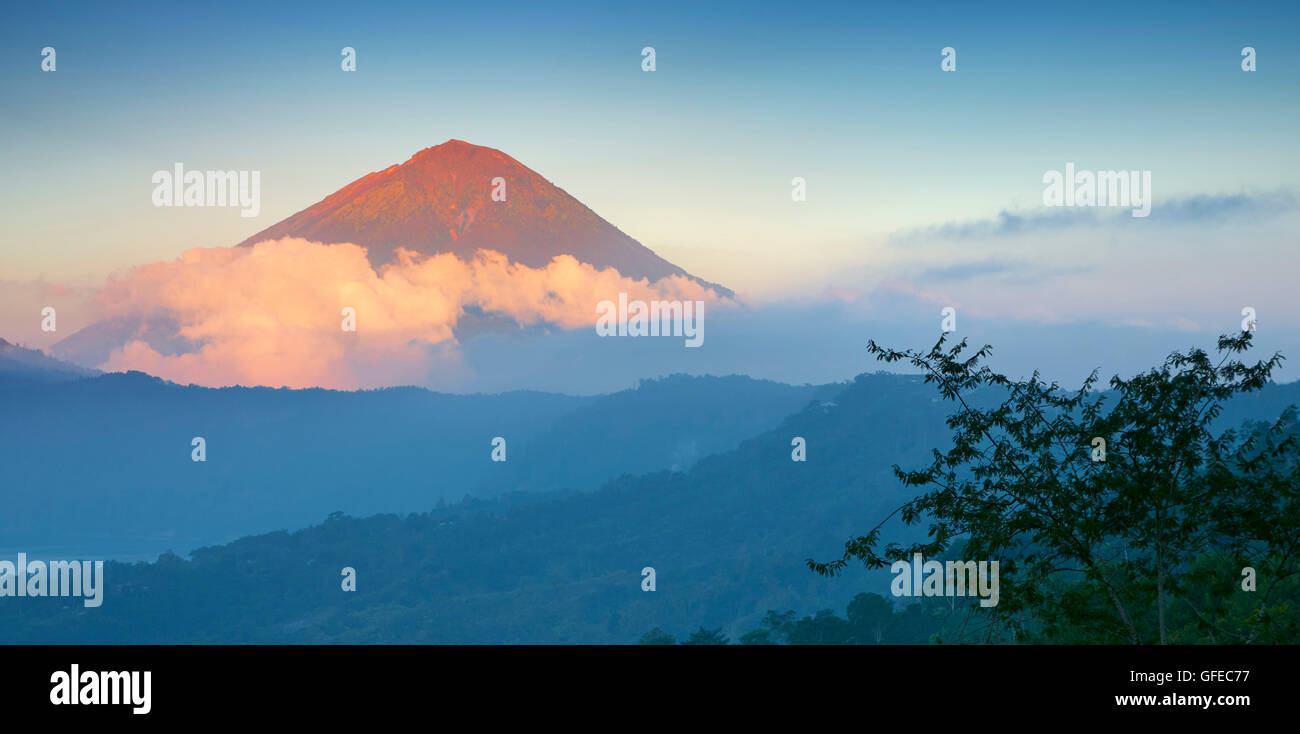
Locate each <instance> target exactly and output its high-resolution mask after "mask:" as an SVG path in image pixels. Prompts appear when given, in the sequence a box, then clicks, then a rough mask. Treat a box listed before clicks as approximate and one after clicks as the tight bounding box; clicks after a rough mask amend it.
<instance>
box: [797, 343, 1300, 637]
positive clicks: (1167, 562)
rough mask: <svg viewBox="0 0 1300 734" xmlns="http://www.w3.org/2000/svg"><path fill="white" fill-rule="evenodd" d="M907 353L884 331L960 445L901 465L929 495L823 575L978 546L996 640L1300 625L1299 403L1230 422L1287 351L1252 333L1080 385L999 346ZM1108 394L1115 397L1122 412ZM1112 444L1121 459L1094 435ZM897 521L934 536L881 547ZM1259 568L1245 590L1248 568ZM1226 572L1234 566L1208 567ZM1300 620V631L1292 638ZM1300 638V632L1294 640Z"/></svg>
mask: <svg viewBox="0 0 1300 734" xmlns="http://www.w3.org/2000/svg"><path fill="white" fill-rule="evenodd" d="M945 339H946V337H941V338H940V339H939V341H938V342H937V343H936V344H935V346H934V347H932V348H931V349H930V350H929V351H928V352H924V353H922V352H914V351H910V350H909V351H895V350H891V349H886V348H883V347H880V346H878V345H877V344H876V343H875V342H874V341H872V342H870V343H869V345H868V350H869V351H870V353H871V354H873V355H875V356H876V358H877V359H878V360H880V361H883V362H886V363H892V362H897V361H899V360H906V361H907V362H908V363H910V364H911V365H913V366H914V367H916V368H919V369H920V370H921V371H922V373H923V374H924V375H925V380H926V382H927V383H932V384H934V385H936V386H937V387H938V390H939V392H940V394H941V395H942V396H943V397H944V398H945V399H946V400H948V401H951V402H952V403H953V404H954V405H955V408H956V410H955V412H954V413H953V414H952V415H951V416H950V417H949V418H948V421H947V425H948V427H949V428H950V429H951V430H952V431H953V440H952V447H951V448H950V449H948V450H947V451H940V450H938V449H935V450H933V452H932V456H933V459H932V461H931V462H930V464H929V466H927V467H924V468H921V469H917V470H903V469H900V468H899V467H898V466H895V467H894V473H895V475H896V476H897V477H898V478H899V479H900V480H901V481H902V482H903V483H904V484H905V485H906V486H909V487H917V488H923V489H924V490H925V491H924V492H923V493H922V494H921V495H919V496H917V497H915V498H914V499H912V500H910V501H908V502H906V503H904V504H902V505H901V506H899V507H898V508H897V509H896V510H895V511H894V513H892V514H891V515H890V516H889V517H887V518H885V521H882V522H881V523H880V524H879V525H877V526H876V527H875V528H874V529H872V530H871V531H869V532H868V533H866V534H865V535H862V536H859V537H855V538H853V539H850V540H849V541H848V542H846V543H845V550H844V554H843V556H842V557H841V558H840V559H838V560H835V561H831V562H828V563H820V562H817V561H814V560H812V559H809V560H808V561H807V564H808V566H809V568H811V569H812V570H813V571H815V572H817V573H820V574H823V575H835V574H838V573H840V572H841V571H842V570H843V569H844V568H845V567H846V566H847V564H848V563H849V562H850V561H853V560H855V559H856V560H859V561H861V562H862V563H864V564H865V565H866V567H868V568H873V569H874V568H882V567H885V566H888V565H890V564H891V563H892V562H893V561H897V560H903V559H908V558H911V557H912V555H913V554H914V553H921V554H922V555H923V556H925V557H934V556H938V555H939V554H941V553H944V552H945V551H949V550H950V549H952V548H953V547H954V543H955V542H956V541H959V540H961V541H964V543H963V546H964V547H962V548H961V551H962V552H963V553H964V554H965V555H964V557H965V558H966V559H969V560H989V561H992V560H998V561H999V562H1000V566H1001V573H1000V576H1001V579H1000V602H999V603H998V604H997V605H996V606H994V607H991V608H987V609H980V608H978V607H975V606H971V607H970V611H971V613H972V614H973V615H975V616H976V617H978V620H977V621H976V624H975V625H974V626H973V627H972V628H970V629H969V630H968V633H969V635H970V636H971V637H972V638H975V639H981V640H983V641H1014V640H1016V639H1024V638H1026V637H1027V638H1029V639H1047V640H1056V641H1071V642H1107V643H1129V644H1146V643H1153V642H1158V643H1162V644H1163V643H1169V642H1196V641H1217V642H1224V641H1237V642H1258V641H1265V640H1269V639H1272V638H1273V637H1275V636H1276V635H1278V634H1293V630H1294V629H1295V622H1294V619H1295V615H1296V607H1295V605H1294V604H1293V603H1292V602H1293V600H1297V599H1300V595H1298V594H1297V588H1296V584H1295V578H1294V576H1295V574H1296V570H1295V565H1296V564H1295V560H1296V558H1297V554H1300V523H1296V522H1295V518H1296V517H1300V514H1297V513H1298V512H1300V459H1298V457H1300V451H1298V450H1297V440H1296V435H1295V433H1296V432H1295V408H1294V406H1290V407H1288V408H1287V409H1286V410H1285V411H1284V412H1283V414H1282V416H1281V417H1280V418H1279V419H1278V420H1277V421H1276V422H1274V423H1273V424H1272V425H1267V426H1256V427H1254V428H1253V429H1251V430H1246V431H1238V430H1235V429H1228V430H1225V431H1222V432H1220V433H1215V431H1214V422H1215V419H1216V418H1217V417H1218V416H1219V414H1220V412H1221V410H1222V407H1223V403H1224V401H1226V400H1227V399H1228V398H1230V397H1232V396H1234V395H1236V394H1239V393H1246V392H1251V391H1254V390H1258V389H1260V388H1262V387H1263V386H1264V385H1266V384H1267V383H1268V382H1269V379H1270V376H1271V374H1272V372H1273V370H1274V368H1276V367H1277V365H1278V364H1279V363H1280V362H1281V360H1282V357H1281V356H1280V355H1277V354H1275V355H1273V356H1272V357H1270V358H1269V359H1267V360H1264V361H1261V362H1257V363H1255V364H1249V365H1248V364H1245V363H1243V362H1241V361H1239V360H1237V359H1235V358H1234V355H1237V354H1240V353H1242V352H1245V351H1246V350H1248V349H1249V348H1250V342H1251V334H1250V333H1249V332H1242V333H1241V334H1240V335H1237V336H1223V337H1220V339H1219V341H1218V352H1219V354H1220V356H1219V358H1218V359H1217V360H1215V359H1212V358H1211V356H1210V355H1209V354H1207V353H1206V352H1205V351H1203V350H1200V349H1191V350H1189V351H1188V352H1186V353H1179V352H1175V353H1173V354H1171V355H1169V357H1168V358H1166V360H1165V361H1164V363H1163V364H1162V365H1161V366H1159V367H1157V368H1154V369H1151V370H1148V371H1146V372H1143V373H1141V374H1139V375H1137V376H1135V377H1133V378H1131V379H1122V378H1120V377H1115V378H1112V379H1111V381H1110V388H1111V390H1112V393H1111V394H1109V395H1103V394H1101V393H1099V392H1097V391H1096V390H1095V389H1094V388H1095V386H1096V384H1097V373H1096V372H1095V371H1094V372H1093V373H1092V375H1090V376H1089V377H1088V379H1087V380H1085V381H1084V384H1083V386H1082V387H1081V388H1080V389H1079V390H1077V391H1074V392H1065V391H1063V390H1062V389H1061V388H1060V387H1059V386H1058V385H1057V384H1056V383H1051V384H1047V383H1044V382H1043V381H1042V380H1040V378H1039V374H1038V373H1037V372H1035V373H1034V374H1033V376H1032V377H1031V378H1030V379H1028V380H1024V381H1016V380H1012V379H1010V378H1008V377H1006V376H1005V375H1001V374H998V373H995V372H994V371H992V370H991V369H990V368H989V367H988V366H986V365H984V364H982V362H984V361H985V360H986V359H987V357H988V356H989V354H990V353H991V348H990V347H988V346H985V347H983V348H981V349H979V350H977V351H975V352H974V353H973V354H970V355H969V356H964V355H963V353H964V352H965V351H966V349H967V346H966V342H965V341H964V340H963V341H962V342H961V343H959V344H956V345H954V346H952V347H950V348H947V349H946V350H945ZM1108 398H1110V399H1111V401H1112V402H1113V405H1107V402H1108ZM1098 438H1100V439H1102V440H1103V441H1104V442H1105V443H1104V452H1105V453H1104V456H1098V455H1096V454H1094V448H1093V447H1094V446H1097V447H1100V446H1101V444H1100V442H1095V439H1098ZM895 515H897V516H899V517H901V519H902V520H903V521H904V522H905V523H907V524H915V523H919V522H922V521H927V522H928V523H929V526H928V538H929V539H928V540H926V541H924V542H918V543H913V544H910V545H908V546H906V547H903V546H900V545H898V544H896V543H890V544H888V545H886V546H884V547H883V548H881V538H880V534H881V530H882V528H883V526H884V524H885V522H886V521H888V520H889V519H890V518H892V517H894V516H895ZM1245 566H1251V567H1253V568H1254V569H1256V571H1257V573H1258V577H1259V590H1258V591H1257V592H1250V591H1244V590H1243V589H1242V588H1241V587H1240V585H1239V583H1238V582H1239V581H1240V580H1241V573H1242V569H1243V567H1245ZM1210 569H1217V573H1214V574H1211V575H1208V576H1207V573H1208V572H1209V571H1210ZM1288 630H1291V631H1288ZM1291 641H1294V638H1292V640H1291Z"/></svg>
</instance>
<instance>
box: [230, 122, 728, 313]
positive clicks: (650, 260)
mask: <svg viewBox="0 0 1300 734" xmlns="http://www.w3.org/2000/svg"><path fill="white" fill-rule="evenodd" d="M498 177H499V178H500V179H502V180H504V182H505V194H506V196H505V200H504V201H494V200H493V197H492V191H493V180H494V179H497V178H498ZM284 237H300V238H303V239H306V240H311V241H314V242H322V243H325V244H336V243H341V242H351V243H353V244H357V245H361V246H362V247H365V248H366V250H367V253H368V255H369V258H370V261H371V263H372V264H374V265H375V266H376V267H378V266H379V265H383V264H385V263H388V262H391V261H392V260H393V259H394V257H395V251H396V250H397V249H398V248H404V249H407V250H411V251H413V252H417V253H420V254H424V255H433V254H436V253H442V252H450V253H453V254H455V255H456V256H457V257H460V258H462V259H468V258H470V257H472V256H473V255H474V252H475V251H477V250H495V251H497V252H500V253H502V254H504V255H506V256H507V257H508V258H510V260H511V261H513V262H517V263H520V264H523V265H527V266H528V267H532V268H540V267H545V266H546V265H547V264H548V263H549V262H550V261H551V259H552V258H553V257H555V256H556V255H566V254H567V255H572V256H573V257H575V258H577V259H578V260H579V261H581V262H585V263H590V264H591V265H594V266H596V267H597V268H601V269H603V268H615V269H617V270H618V272H619V273H620V274H622V275H624V276H627V277H631V278H648V279H649V280H650V281H651V282H653V281H655V280H658V279H660V278H664V277H668V276H672V275H681V276H685V277H689V278H691V279H693V280H695V281H697V282H699V283H701V284H702V285H705V286H708V287H712V288H714V289H715V290H716V291H717V292H718V293H719V294H721V295H723V296H727V297H730V296H732V295H733V294H732V293H731V291H729V290H727V289H725V288H722V287H720V286H717V285H716V284H713V283H708V282H706V281H703V280H700V279H699V278H696V277H695V276H692V275H690V274H689V273H687V272H686V271H684V270H682V269H681V268H679V267H677V266H676V265H673V264H672V263H670V262H668V261H667V260H664V259H663V258H661V257H659V256H658V255H656V254H655V253H654V252H652V251H651V250H650V249H649V248H647V247H646V246H644V245H642V244H641V243H640V242H637V241H636V240H634V239H632V238H631V237H629V236H627V235H626V234H624V233H623V232H622V231H620V230H619V229H618V228H617V227H615V226H614V225H612V224H610V223H609V222H607V221H605V220H604V219H602V218H600V217H599V216H598V215H597V214H596V213H595V212H593V211H592V210H590V209H588V208H587V207H586V206H584V205H583V204H582V202H580V201H578V200H577V199H575V198H573V197H572V196H570V195H569V194H568V193H566V192H565V191H564V190H563V189H561V188H559V187H557V186H555V185H554V184H552V183H551V182H550V181H547V180H546V179H545V178H543V177H542V176H541V175H539V174H538V173H537V172H536V171H533V170H532V169H530V168H528V167H527V166H524V165H523V164H521V163H520V162H519V161H516V160H515V159H514V158H511V157H510V156H508V155H506V154H505V153H502V152H501V151H499V150H495V149H493V148H485V147H483V146H479V145H471V144H470V143H466V142H464V141H461V140H448V141H447V142H445V143H443V144H442V145H436V146H434V147H432V148H426V149H424V150H422V151H420V152H418V153H416V154H415V155H413V156H411V158H410V159H409V160H407V161H406V162H405V163H401V164H396V165H392V166H389V167H388V168H385V169H384V170H382V171H376V172H374V173H371V174H369V175H367V176H364V177H362V178H360V179H357V180H356V181H353V182H352V183H350V184H348V185H347V186H344V187H343V188H342V189H339V190H338V191H336V192H335V193H333V194H330V195H329V196H327V197H325V198H324V199H323V200H321V201H320V202H318V203H316V204H313V205H312V206H310V207H308V208H306V209H304V210H302V211H300V212H298V213H297V214H295V215H293V216H291V217H289V218H288V219H285V220H284V221H282V222H280V223H278V224H275V225H273V226H271V227H268V228H267V229H264V230H262V231H261V232H258V233H257V234H255V235H253V236H252V237H249V238H248V239H246V240H244V241H243V242H241V243H240V246H249V245H253V244H256V243H258V242H262V241H264V240H275V239H281V238H284Z"/></svg>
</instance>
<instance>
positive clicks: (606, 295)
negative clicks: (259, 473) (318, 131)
mask: <svg viewBox="0 0 1300 734" xmlns="http://www.w3.org/2000/svg"><path fill="white" fill-rule="evenodd" d="M620 293H623V294H627V297H628V298H633V299H644V300H650V299H680V300H700V301H719V300H720V298H719V296H718V294H717V292H716V291H714V290H713V289H711V288H706V287H705V286H702V285H701V284H700V283H698V282H697V281H695V280H692V279H690V278H689V277H686V276H680V275H673V276H669V277H665V278H661V279H659V280H657V281H655V282H653V283H651V282H649V281H648V280H647V279H640V280H633V279H631V278H627V277H624V276H622V275H621V274H620V273H619V272H618V271H617V270H615V269H613V268H606V269H603V270H597V269H596V268H595V267H594V266H592V265H589V264H586V263H582V262H579V261H578V260H577V259H575V258H574V257H572V256H570V255H559V256H556V257H554V258H553V259H552V260H551V262H550V263H549V264H547V265H546V266H545V267H540V268H532V267H528V266H526V265H521V264H518V263H512V262H510V261H509V260H508V258H507V257H506V256H505V255H503V254H501V253H498V252H495V251H491V250H479V251H477V252H476V253H475V254H474V256H473V257H472V258H469V259H460V258H458V257H457V256H455V255H453V254H450V253H442V254H437V255H431V256H420V255H418V254H415V253H412V252H410V251H406V250H403V251H399V252H398V253H397V257H396V259H395V260H394V261H393V262H391V263H388V264H386V265H382V266H379V267H378V268H377V269H376V268H375V267H373V266H372V265H371V263H370V261H369V260H368V259H367V255H366V250H365V248H362V247H359V246H357V245H354V244H335V245H323V244H320V243H316V242H309V241H307V240H302V239H282V240H275V241H268V242H263V243H260V244H258V245H256V246H253V247H241V248H201V249H193V250H189V251H187V252H185V253H184V254H183V255H182V256H181V257H180V258H178V259H177V260H175V261H172V262H165V263H155V264H152V265H146V266H142V267H138V268H134V269H132V270H131V271H130V272H129V273H128V274H127V276H126V277H124V278H121V279H114V280H111V281H109V283H108V284H107V285H106V286H105V287H104V289H103V291H102V292H101V293H100V294H99V295H98V296H97V299H96V304H97V308H98V311H99V313H100V314H101V315H102V317H103V318H106V319H112V318H122V317H135V318H140V319H149V320H151V321H153V322H157V321H158V320H159V319H160V318H162V319H168V320H170V321H172V322H174V323H175V324H176V331H177V333H176V336H177V337H179V338H180V339H181V340H183V342H184V343H187V344H189V345H191V348H189V349H188V350H185V351H181V352H179V353H169V350H168V349H166V348H162V347H159V345H158V344H157V343H156V340H153V339H148V338H144V339H142V338H129V339H127V340H125V341H124V343H123V344H122V345H121V346H120V347H119V348H117V349H115V350H114V351H113V352H112V353H111V355H110V357H109V359H108V360H107V361H106V362H105V363H104V364H102V365H100V368H101V369H104V370H109V371H117V370H140V371H143V372H147V373H149V374H152V375H157V376H159V377H162V378H164V379H167V380H172V381H174V382H179V383H194V384H199V385H208V386H226V385H236V384H242V385H268V386H276V387H278V386H284V387H308V386H317V387H327V388H336V389H356V388H364V387H376V386H382V385H393V384H410V383H418V382H421V381H422V380H423V378H424V377H425V376H426V375H428V374H429V373H430V372H431V371H436V370H447V369H458V368H459V367H458V362H459V353H458V350H457V349H456V346H457V339H456V333H455V329H456V326H457V324H458V323H459V322H460V321H461V320H462V318H464V317H465V316H466V315H467V313H475V314H491V315H493V316H500V317H505V318H507V319H509V320H510V321H512V322H513V323H514V324H515V325H517V326H518V327H520V328H526V327H529V326H535V325H539V324H548V325H554V326H558V327H561V328H565V329H576V328H580V327H591V326H593V325H594V324H595V322H596V319H597V304H599V303H600V302H601V301H605V300H617V299H618V298H619V294H620ZM347 309H353V310H354V312H351V313H354V314H355V316H354V317H352V316H351V313H350V312H348V311H347ZM351 321H354V322H355V331H351V330H349V327H350V326H351V325H352V324H351Z"/></svg>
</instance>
